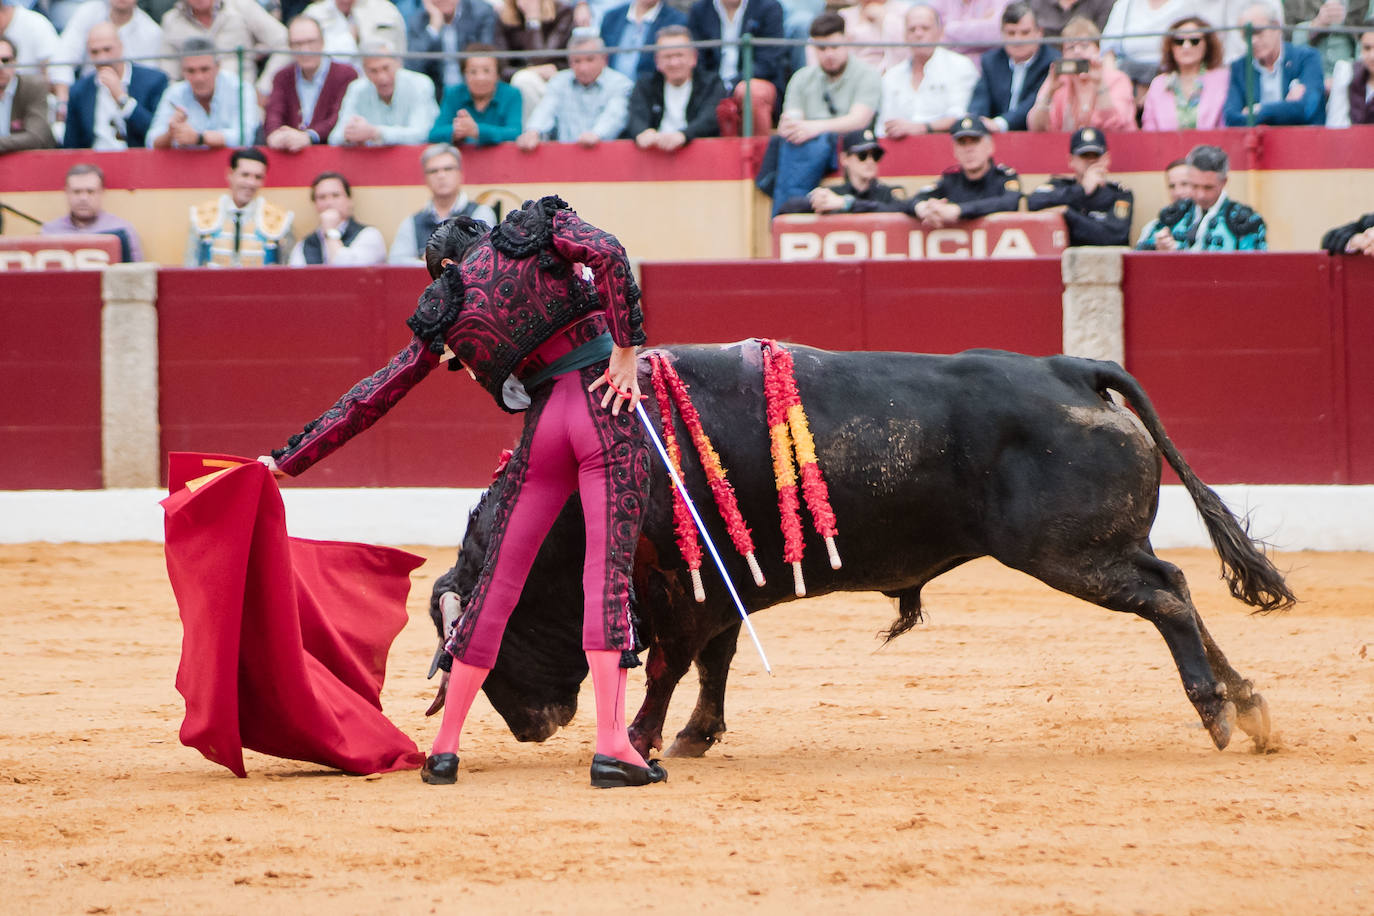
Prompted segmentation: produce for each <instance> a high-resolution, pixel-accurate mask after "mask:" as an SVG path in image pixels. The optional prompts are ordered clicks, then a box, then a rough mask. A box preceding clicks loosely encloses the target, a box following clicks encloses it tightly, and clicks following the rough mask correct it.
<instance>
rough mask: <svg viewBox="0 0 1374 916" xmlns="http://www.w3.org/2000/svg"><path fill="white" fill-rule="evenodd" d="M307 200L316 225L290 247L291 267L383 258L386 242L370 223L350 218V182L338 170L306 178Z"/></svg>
mask: <svg viewBox="0 0 1374 916" xmlns="http://www.w3.org/2000/svg"><path fill="white" fill-rule="evenodd" d="M310 202H311V203H313V204H314V205H315V212H316V213H318V214H319V216H320V226H319V228H318V229H316V230H315V231H314V232H312V233H310V234H309V235H307V236H306V237H305V238H304V239H302V240H301V242H300V244H299V245H297V246H296V247H295V248H292V249H291V257H290V260H289V261H288V262H287V263H288V264H290V265H291V266H292V267H304V266H306V265H307V264H328V265H330V266H332V267H363V266H366V265H368V264H382V263H384V262H385V261H386V242H385V241H383V239H382V234H381V233H380V232H378V231H377V230H376V229H375V228H374V227H372V226H364V225H363V224H362V223H359V222H357V221H355V220H354V219H353V186H352V185H350V184H349V183H348V179H347V178H345V177H344V176H343V175H341V174H339V173H338V172H321V173H320V174H318V175H316V176H315V180H314V181H312V182H310Z"/></svg>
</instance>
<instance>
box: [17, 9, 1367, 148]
mask: <svg viewBox="0 0 1374 916" xmlns="http://www.w3.org/2000/svg"><path fill="white" fill-rule="evenodd" d="M1275 28H1280V29H1282V30H1283V31H1284V32H1285V33H1286V34H1287V33H1291V32H1292V31H1293V26H1287V25H1285V26H1276V27H1275ZM1206 31H1209V32H1212V33H1216V34H1219V35H1224V34H1226V33H1229V32H1240V33H1242V35H1243V37H1244V40H1245V48H1246V51H1245V55H1244V59H1245V60H1248V61H1250V62H1251V64H1250V66H1248V67H1247V68H1246V71H1245V73H1246V78H1245V106H1244V109H1245V112H1246V123H1247V125H1248V126H1250V127H1254V126H1255V118H1256V114H1255V108H1256V106H1255V101H1256V100H1257V98H1258V93H1257V87H1256V68H1255V66H1254V59H1255V58H1254V36H1255V31H1256V30H1255V27H1254V26H1253V25H1250V24H1248V23H1247V24H1245V25H1236V26H1213V27H1210V28H1208V29H1207V30H1206ZM1320 31H1321V34H1323V35H1330V34H1345V35H1351V36H1354V37H1355V38H1358V36H1359V35H1361V34H1363V33H1365V32H1368V31H1369V28H1367V27H1361V26H1343V25H1341V26H1329V27H1326V28H1323V29H1321V30H1320ZM1169 34H1170V32H1167V31H1155V32H1129V33H1119V34H1104V35H1102V36H1101V37H1100V38H1099V39H1098V40H1097V42H1096V43H1097V44H1098V45H1099V47H1101V46H1104V45H1110V44H1113V43H1116V42H1119V41H1121V40H1124V39H1127V38H1163V37H1165V36H1166V35H1169ZM1081 40H1083V39H1079V38H1069V39H1066V38H1063V37H1061V36H1044V37H1042V38H1040V39H1036V40H1035V41H1026V42H1019V43H1020V44H1036V45H1040V44H1045V45H1051V46H1055V45H1063V44H1066V43H1068V42H1071V41H1081ZM812 43H813V41H812V40H810V39H795V38H761V37H756V36H753V35H749V34H745V35H742V36H740V38H739V40H738V41H726V40H722V39H714V40H704V41H692V42H689V43H687V44H688V45H689V46H690V47H692V48H695V49H697V50H701V49H720V48H724V47H728V46H737V47H738V48H739V80H738V82H739V83H742V84H743V85H744V91H743V100H742V104H741V109H742V112H741V124H740V131H741V135H742V136H744V137H751V136H752V135H753V123H754V119H753V91H752V82H753V80H754V79H755V58H756V55H757V53H758V49H759V48H773V47H780V48H785V49H788V50H791V49H795V48H798V47H805V46H808V45H810V44H812ZM1009 43H1010V42H1008V43H1003V42H999V43H997V44H995V45H992V47H1000V46H1003V45H1004V44H1009ZM825 44H828V45H832V46H843V47H849V48H883V49H888V48H901V49H909V48H930V47H934V48H956V47H960V46H962V44H963V43H959V42H949V41H940V42H885V41H857V40H845V41H826V42H825ZM657 47H658V46H657V45H651V44H638V45H618V46H615V47H607V48H604V49H603V48H597V49H588V50H587V51H585V52H583V53H605V54H607V55H614V54H619V53H622V52H628V51H633V52H641V53H642V52H644V51H650V52H652V51H654V50H655V49H656V48H657ZM206 53H213V54H214V55H215V56H216V57H220V58H229V57H231V58H233V60H234V63H235V70H236V75H237V77H238V80H239V83H240V92H241V93H242V92H244V91H245V90H246V89H247V88H249V87H250V86H251V84H250V83H249V81H248V79H247V76H248V74H249V73H251V72H255V71H256V70H257V64H256V62H255V63H254V64H253V66H252V67H251V68H250V66H249V57H250V55H251V56H252V57H253V58H254V59H255V61H256V59H262V60H264V61H265V60H267V59H268V58H270V57H271V56H273V55H277V54H282V55H288V56H291V57H300V56H315V57H327V58H330V59H341V58H350V59H354V60H359V61H360V60H361V59H362V58H363V57H365V56H369V55H364V54H362V53H359V52H350V53H346V54H339V53H328V52H324V51H301V50H293V49H291V48H245V47H243V46H239V47H237V48H234V49H233V50H220V51H214V52H206ZM576 53H578V50H576V49H575V50H572V51H569V50H568V49H567V48H563V49H558V50H551V49H539V50H490V51H476V52H466V51H459V52H445V51H429V52H422V51H401V52H397V53H396V54H395V55H394V56H395V57H398V58H400V59H401V60H402V61H411V60H440V61H444V62H449V61H455V60H456V61H458V62H459V63H460V64H461V62H462V61H463V60H465V59H466V58H468V57H494V58H496V59H497V60H503V61H505V60H514V61H519V60H528V59H535V58H539V59H547V58H551V57H554V58H557V57H567V56H568V55H569V54H576ZM182 57H183V55H179V54H156V55H143V56H139V57H124V58H119V59H118V60H120V61H123V62H126V63H134V64H140V65H145V64H148V63H153V64H155V65H157V64H160V62H162V61H166V60H180V59H181V58H182ZM19 66H20V67H21V68H23V69H30V70H32V69H36V68H41V67H44V66H70V67H72V68H73V71H74V72H75V73H80V71H81V70H82V69H84V68H87V67H91V66H93V65H92V64H91V62H90V61H89V60H86V59H84V58H83V59H82V60H75V61H60V60H59V61H52V60H49V61H46V62H44V63H42V64H34V63H28V62H26V63H24V64H21V65H19ZM240 99H241V101H240V106H239V108H240V111H239V133H240V136H243V134H244V131H245V129H246V127H247V124H246V121H245V115H244V112H243V102H242V95H241V96H240Z"/></svg>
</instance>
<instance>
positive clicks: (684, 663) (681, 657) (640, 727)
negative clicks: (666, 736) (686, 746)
mask: <svg viewBox="0 0 1374 916" xmlns="http://www.w3.org/2000/svg"><path fill="white" fill-rule="evenodd" d="M689 642H690V645H688V643H689ZM700 645H701V644H700V643H699V642H697V641H695V640H687V639H676V640H672V641H669V642H667V643H666V644H665V643H663V642H655V643H653V644H652V645H651V646H650V648H649V657H648V659H647V660H646V661H645V664H644V671H645V681H646V683H645V687H644V702H643V704H641V705H640V707H639V712H638V713H636V714H635V718H634V721H633V722H631V723H630V743H631V744H633V745H634V746H635V749H636V750H638V751H639V752H640V753H641V754H643V755H644V756H645V757H648V756H649V754H650V752H651V751H653V750H654V749H657V748H661V747H663V721H664V719H666V718H667V717H668V703H669V702H670V701H671V700H672V698H673V691H674V690H675V689H677V684H678V681H680V680H682V677H683V675H685V674H686V673H687V669H688V668H690V667H691V666H692V658H693V657H694V656H695V655H696V652H697V649H698V648H700Z"/></svg>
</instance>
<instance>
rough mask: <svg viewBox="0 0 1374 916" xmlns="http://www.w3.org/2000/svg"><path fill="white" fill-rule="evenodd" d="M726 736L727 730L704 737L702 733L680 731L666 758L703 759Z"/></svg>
mask: <svg viewBox="0 0 1374 916" xmlns="http://www.w3.org/2000/svg"><path fill="white" fill-rule="evenodd" d="M723 734H725V729H723V728H722V729H721V730H720V731H718V732H716V733H715V734H710V735H703V734H702V733H700V732H689V731H686V730H684V731H680V732H678V733H677V737H676V738H674V739H673V743H672V746H671V747H669V748H668V751H667V753H665V754H664V755H663V756H665V757H702V756H705V754H706V752H707V751H709V750H710V749H711V747H712V746H713V745H715V744H716V742H718V741H719V740H720V736H721V735H723Z"/></svg>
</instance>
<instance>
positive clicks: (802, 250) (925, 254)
mask: <svg viewBox="0 0 1374 916" xmlns="http://www.w3.org/2000/svg"><path fill="white" fill-rule="evenodd" d="M888 235H889V233H888V230H886V229H872V230H868V231H863V230H859V229H836V230H833V231H830V232H779V233H778V259H779V260H782V261H862V260H874V261H901V260H906V259H913V260H915V259H922V258H929V259H932V260H934V259H946V260H947V259H950V258H987V257H992V258H1033V257H1035V256H1036V255H1037V254H1038V253H1039V252H1037V251H1036V250H1035V244H1034V243H1033V242H1032V241H1031V238H1030V236H1029V235H1028V234H1027V233H1026V230H1024V229H1021V228H1020V227H1017V226H1007V227H1005V228H998V229H985V228H981V227H980V228H977V229H958V228H950V229H931V230H930V231H929V232H927V231H925V230H923V229H912V230H910V231H909V232H907V234H906V250H905V251H903V250H901V243H900V239H901V235H900V234H898V235H897V237H896V238H895V239H889V238H888ZM894 242H895V243H896V245H895V247H894V245H893V243H894ZM989 242H991V250H989ZM1057 250H1058V249H1057V248H1056V249H1055V251H1057ZM1044 253H1045V254H1051V253H1054V252H1052V251H1049V250H1047V251H1045V252H1044Z"/></svg>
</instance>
